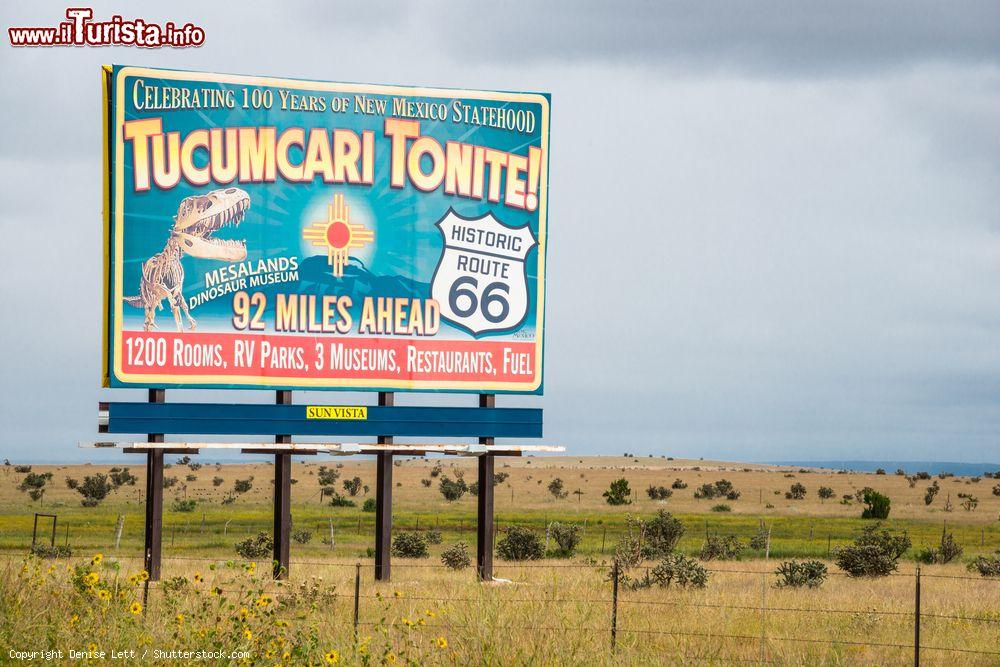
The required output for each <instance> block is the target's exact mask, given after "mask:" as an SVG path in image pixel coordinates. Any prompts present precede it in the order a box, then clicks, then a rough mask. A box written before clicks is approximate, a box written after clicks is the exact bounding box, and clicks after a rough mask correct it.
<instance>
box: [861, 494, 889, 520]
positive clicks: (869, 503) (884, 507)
mask: <svg viewBox="0 0 1000 667" xmlns="http://www.w3.org/2000/svg"><path fill="white" fill-rule="evenodd" d="M862 499H863V500H864V503H865V505H866V507H865V509H864V511H862V512H861V518H862V519H879V520H881V519H888V518H889V506H890V505H891V504H892V503H891V501H890V500H889V496H886V495H883V494H881V493H879V492H878V491H876V490H875V489H865V493H864V496H863V498H862Z"/></svg>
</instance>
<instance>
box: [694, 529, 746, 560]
mask: <svg viewBox="0 0 1000 667" xmlns="http://www.w3.org/2000/svg"><path fill="white" fill-rule="evenodd" d="M742 551H743V543H742V542H740V541H739V539H737V537H736V536H735V535H726V536H725V537H719V536H717V535H709V536H708V537H707V538H705V544H704V545H703V546H702V547H701V554H700V555H699V558H701V559H702V560H716V559H717V560H736V559H737V558H739V557H740V553H742Z"/></svg>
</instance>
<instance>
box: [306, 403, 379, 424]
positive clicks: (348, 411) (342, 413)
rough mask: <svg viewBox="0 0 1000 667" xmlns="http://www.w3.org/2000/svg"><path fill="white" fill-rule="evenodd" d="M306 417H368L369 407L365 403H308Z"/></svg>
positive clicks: (360, 418)
mask: <svg viewBox="0 0 1000 667" xmlns="http://www.w3.org/2000/svg"><path fill="white" fill-rule="evenodd" d="M306 419H357V420H364V419H368V408H367V407H365V406H363V405H308V406H306Z"/></svg>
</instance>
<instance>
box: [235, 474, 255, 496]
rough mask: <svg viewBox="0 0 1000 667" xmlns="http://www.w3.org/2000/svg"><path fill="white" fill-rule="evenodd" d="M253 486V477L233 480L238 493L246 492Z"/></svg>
mask: <svg viewBox="0 0 1000 667" xmlns="http://www.w3.org/2000/svg"><path fill="white" fill-rule="evenodd" d="M252 488H253V477H251V478H250V479H238V480H236V481H235V482H233V491H235V492H236V493H246V492H247V491H249V490H250V489H252Z"/></svg>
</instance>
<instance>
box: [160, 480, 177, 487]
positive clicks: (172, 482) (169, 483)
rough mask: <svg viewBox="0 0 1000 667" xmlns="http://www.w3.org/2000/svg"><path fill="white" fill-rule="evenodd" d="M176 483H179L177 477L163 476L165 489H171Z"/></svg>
mask: <svg viewBox="0 0 1000 667" xmlns="http://www.w3.org/2000/svg"><path fill="white" fill-rule="evenodd" d="M176 485H177V478H176V477H164V478H163V488H164V489H169V488H170V487H172V486H176Z"/></svg>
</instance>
